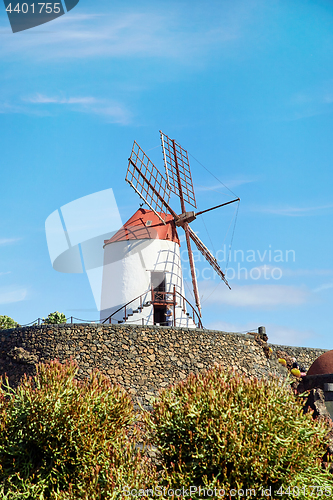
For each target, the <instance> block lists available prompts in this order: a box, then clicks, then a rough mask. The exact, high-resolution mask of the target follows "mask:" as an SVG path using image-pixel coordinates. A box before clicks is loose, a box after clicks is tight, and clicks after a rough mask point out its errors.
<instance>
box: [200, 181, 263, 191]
mask: <svg viewBox="0 0 333 500" xmlns="http://www.w3.org/2000/svg"><path fill="white" fill-rule="evenodd" d="M256 181H257V179H256V178H251V179H250V178H241V179H231V180H229V181H228V180H226V181H225V182H224V183H223V184H221V183H220V184H218V183H215V184H212V185H210V186H202V185H200V184H196V183H194V185H195V190H196V191H217V192H218V193H221V191H223V194H230V193H226V192H225V189H226V188H228V189H234V188H236V187H238V186H242V185H243V184H249V183H250V182H256Z"/></svg>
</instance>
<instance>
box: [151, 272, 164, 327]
mask: <svg viewBox="0 0 333 500" xmlns="http://www.w3.org/2000/svg"><path fill="white" fill-rule="evenodd" d="M165 285H166V283H165V273H163V272H158V271H153V272H152V273H151V288H152V291H153V307H154V325H165V324H166V303H165V301H166V293H165V292H166V290H165V289H166V286H165Z"/></svg>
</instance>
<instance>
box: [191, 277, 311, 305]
mask: <svg viewBox="0 0 333 500" xmlns="http://www.w3.org/2000/svg"><path fill="white" fill-rule="evenodd" d="M199 288H200V285H199ZM202 288H203V290H204V291H205V294H204V297H203V300H202V304H205V305H209V304H219V305H227V306H233V307H258V308H262V309H267V308H272V307H279V306H298V305H302V304H305V303H307V302H308V301H309V299H310V296H311V292H310V291H309V290H308V289H307V288H306V287H304V286H300V287H297V286H287V285H268V284H267V285H243V286H239V285H233V286H232V290H229V289H228V288H227V287H222V286H216V285H214V283H212V284H210V285H209V286H208V287H207V283H204V284H203V287H202Z"/></svg>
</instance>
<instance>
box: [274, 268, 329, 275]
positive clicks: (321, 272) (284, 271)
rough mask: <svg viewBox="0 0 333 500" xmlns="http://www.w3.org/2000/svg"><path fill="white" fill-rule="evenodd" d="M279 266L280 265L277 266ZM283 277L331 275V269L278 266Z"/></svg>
mask: <svg viewBox="0 0 333 500" xmlns="http://www.w3.org/2000/svg"><path fill="white" fill-rule="evenodd" d="M279 267H280V266H279ZM280 269H281V271H282V275H283V277H284V278H290V277H295V276H332V275H333V269H290V268H284V267H280Z"/></svg>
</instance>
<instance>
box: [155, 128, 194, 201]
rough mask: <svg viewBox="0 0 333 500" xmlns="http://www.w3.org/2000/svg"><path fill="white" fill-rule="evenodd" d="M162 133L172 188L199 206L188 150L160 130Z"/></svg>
mask: <svg viewBox="0 0 333 500" xmlns="http://www.w3.org/2000/svg"><path fill="white" fill-rule="evenodd" d="M160 134H161V142H162V150H163V158H164V166H165V172H166V176H167V180H168V184H169V186H170V190H171V191H172V192H173V193H175V194H176V195H177V196H179V197H180V199H182V198H183V199H184V201H186V203H188V204H189V205H191V206H192V207H194V208H197V204H196V201H195V195H194V188H193V182H192V175H191V169H190V163H189V159H188V154H187V151H186V150H185V149H184V148H182V147H181V146H180V145H179V144H178V143H177V142H176V141H174V140H173V139H170V138H169V137H168V136H167V135H165V134H163V132H161V131H160ZM182 208H183V207H182ZM184 211H185V210H184Z"/></svg>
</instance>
